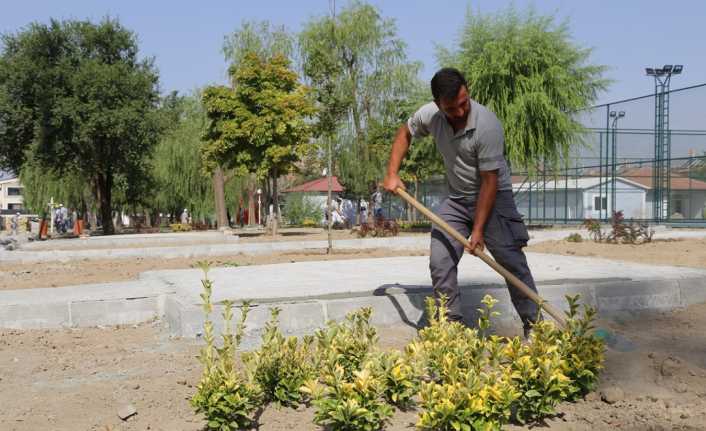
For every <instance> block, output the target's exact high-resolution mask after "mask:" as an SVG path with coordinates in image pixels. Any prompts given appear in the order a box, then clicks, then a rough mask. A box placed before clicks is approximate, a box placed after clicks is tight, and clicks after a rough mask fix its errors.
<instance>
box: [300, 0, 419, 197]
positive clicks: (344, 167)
mask: <svg viewBox="0 0 706 431" xmlns="http://www.w3.org/2000/svg"><path fill="white" fill-rule="evenodd" d="M299 40H300V46H301V50H302V62H303V70H304V73H305V75H306V76H307V77H308V78H309V80H310V81H311V84H312V86H313V87H314V88H315V89H316V92H317V97H318V100H319V103H320V104H321V105H323V107H322V109H321V110H320V113H321V115H322V117H320V118H319V123H320V125H321V126H322V127H323V128H324V130H326V131H327V132H328V131H330V130H331V128H334V129H335V131H336V135H337V139H336V140H337V145H338V148H336V149H335V150H334V152H335V153H336V154H338V155H339V156H338V159H339V165H340V177H341V179H342V182H343V183H344V185H345V186H346V189H347V190H348V191H350V192H352V193H354V194H355V195H357V196H368V195H369V193H370V192H371V189H372V188H373V187H374V185H375V184H376V183H377V181H378V180H379V179H380V177H381V176H382V173H383V169H384V163H385V161H386V159H387V153H386V151H385V150H386V149H387V150H389V145H390V141H389V140H387V138H388V137H389V133H387V132H385V131H387V130H388V129H390V130H394V129H395V128H396V127H397V126H398V123H397V122H398V119H399V106H398V105H399V104H400V103H402V101H404V100H406V99H407V98H408V95H409V92H410V91H411V90H412V89H413V88H414V87H415V85H417V82H418V81H417V73H418V70H419V68H420V65H419V63H415V62H410V61H408V60H407V57H406V53H405V44H404V42H402V40H400V39H399V38H398V37H397V35H396V28H395V24H394V21H392V20H390V19H384V18H383V17H382V16H381V15H380V13H379V11H378V10H377V9H376V8H375V7H373V6H371V5H369V4H366V3H363V2H360V1H353V2H351V3H350V4H349V5H348V6H347V7H346V8H344V9H343V10H342V11H341V13H340V14H338V15H337V16H336V17H335V19H334V18H331V17H320V18H315V19H312V20H311V21H309V22H308V23H307V24H306V25H305V26H304V29H303V30H302V33H301V35H300V38H299ZM341 110H343V112H344V114H343V115H340V112H341ZM341 118H347V119H348V121H347V122H344V123H340V122H339V120H340V119H341Z"/></svg>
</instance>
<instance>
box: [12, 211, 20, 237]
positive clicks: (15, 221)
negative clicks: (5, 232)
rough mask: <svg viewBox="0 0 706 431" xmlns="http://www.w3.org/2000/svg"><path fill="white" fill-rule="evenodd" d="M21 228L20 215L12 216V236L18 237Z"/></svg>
mask: <svg viewBox="0 0 706 431" xmlns="http://www.w3.org/2000/svg"><path fill="white" fill-rule="evenodd" d="M19 228H20V213H19V212H18V213H17V214H15V215H13V216H12V219H11V220H10V230H11V231H12V234H13V235H15V236H17V231H18V230H19Z"/></svg>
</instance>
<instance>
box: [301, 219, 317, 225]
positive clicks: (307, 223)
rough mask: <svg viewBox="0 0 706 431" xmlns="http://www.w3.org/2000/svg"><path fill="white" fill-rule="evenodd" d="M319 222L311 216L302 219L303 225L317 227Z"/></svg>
mask: <svg viewBox="0 0 706 431" xmlns="http://www.w3.org/2000/svg"><path fill="white" fill-rule="evenodd" d="M318 225H319V224H318V223H317V222H316V220H313V219H310V218H305V219H304V220H303V221H302V226H303V227H317V226H318Z"/></svg>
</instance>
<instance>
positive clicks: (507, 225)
mask: <svg viewBox="0 0 706 431" xmlns="http://www.w3.org/2000/svg"><path fill="white" fill-rule="evenodd" d="M495 210H496V212H497V214H498V218H499V221H500V226H501V227H502V228H503V230H504V235H503V237H504V238H505V241H506V245H514V246H516V247H520V248H521V247H525V246H526V245H527V241H529V232H527V226H525V223H524V222H523V221H522V214H520V213H519V212H518V211H517V209H515V208H513V207H500V208H496V209H495Z"/></svg>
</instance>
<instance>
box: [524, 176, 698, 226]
mask: <svg viewBox="0 0 706 431" xmlns="http://www.w3.org/2000/svg"><path fill="white" fill-rule="evenodd" d="M513 180H514V181H513V192H514V193H515V202H516V203H517V208H518V210H519V211H520V213H522V215H524V217H525V220H537V219H544V220H547V221H552V220H555V221H559V222H560V221H561V220H583V219H586V218H594V219H596V218H605V217H610V216H611V215H612V214H613V211H614V210H615V211H622V212H623V216H624V217H625V218H626V219H651V218H653V202H654V190H653V187H652V173H651V168H639V169H632V170H628V171H624V172H621V174H620V176H616V178H615V186H614V185H613V181H612V178H610V177H578V178H569V179H558V180H551V181H541V180H540V181H537V180H534V181H530V180H524V179H522V178H518V177H514V178H513ZM614 187H615V208H613V202H612V200H613V199H612V196H613V188H614ZM670 187H671V212H672V214H671V216H672V218H675V219H698V220H702V219H704V218H705V215H706V182H703V181H700V180H696V179H691V178H687V177H682V176H679V175H676V174H673V176H672V179H671V186H670ZM530 207H531V209H532V211H531V214H530Z"/></svg>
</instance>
